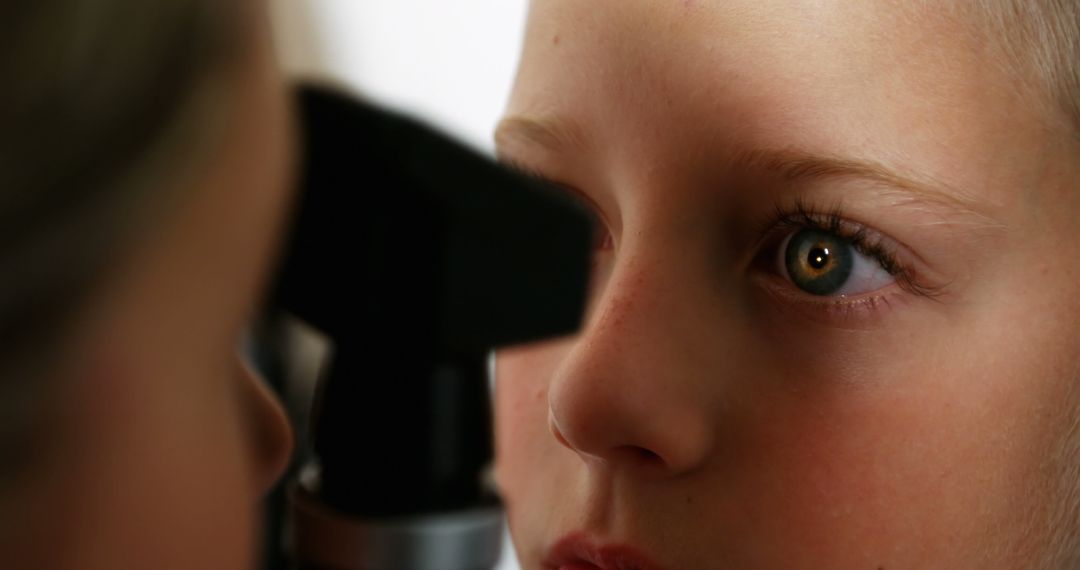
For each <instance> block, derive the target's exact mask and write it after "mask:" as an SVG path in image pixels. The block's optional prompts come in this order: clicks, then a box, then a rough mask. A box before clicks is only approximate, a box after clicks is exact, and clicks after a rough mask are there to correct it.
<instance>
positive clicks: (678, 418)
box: [548, 268, 716, 477]
mask: <svg viewBox="0 0 1080 570" xmlns="http://www.w3.org/2000/svg"><path fill="white" fill-rule="evenodd" d="M699 296H700V295H699V294H698V293H695V291H694V290H693V288H692V287H690V286H688V285H687V284H686V283H685V282H684V283H680V282H679V280H678V279H677V278H676V279H674V280H672V279H670V276H669V277H665V275H664V274H663V272H662V271H657V270H655V268H654V269H653V270H648V271H644V270H642V271H637V270H633V269H629V270H626V271H621V272H620V271H616V272H615V273H614V274H613V275H612V276H611V279H610V280H609V282H608V284H607V286H606V288H605V292H604V294H603V296H602V297H601V298H600V299H599V300H598V301H597V304H596V306H595V307H594V308H593V311H592V315H593V316H592V318H591V319H590V323H589V324H588V326H587V327H586V329H585V330H584V331H583V332H582V334H581V335H580V337H579V339H578V342H577V343H576V345H575V346H574V348H573V349H572V350H571V352H570V354H569V355H568V356H567V358H566V359H565V360H564V361H563V363H562V365H561V366H560V367H559V369H558V370H557V371H556V373H555V377H554V378H553V379H552V382H551V384H550V389H549V392H548V399H549V425H550V428H551V431H552V433H553V435H554V437H555V438H556V439H557V440H558V441H559V442H560V443H561V444H563V445H564V446H566V447H568V448H570V449H571V450H573V451H575V452H577V453H578V454H579V455H580V456H582V458H583V459H585V460H586V462H587V463H596V462H595V461H590V460H600V461H599V463H601V464H605V465H609V466H611V467H616V468H624V469H632V470H635V471H637V472H640V473H641V474H651V475H652V476H659V477H667V476H674V475H678V474H682V473H685V472H688V471H691V470H693V469H695V468H696V467H698V466H700V465H702V464H703V463H704V462H705V461H706V460H707V459H708V458H709V455H710V453H711V449H712V446H713V439H714V434H715V431H716V430H715V427H714V425H713V418H714V417H715V416H716V414H715V411H714V410H713V409H712V408H713V407H714V402H712V401H711V399H710V395H714V394H715V392H714V391H713V390H710V389H709V387H708V383H709V381H710V380H711V378H710V376H711V375H712V374H711V365H710V363H709V362H708V361H709V358H708V357H707V355H703V354H700V349H699V348H698V347H703V346H707V344H702V343H701V342H700V341H701V340H704V339H707V338H708V336H709V335H708V331H707V330H702V329H703V327H706V324H707V323H704V322H702V318H701V317H700V312H701V311H702V309H703V307H702V304H701V303H702V299H700V298H697V297H699ZM703 337H704V338H703Z"/></svg>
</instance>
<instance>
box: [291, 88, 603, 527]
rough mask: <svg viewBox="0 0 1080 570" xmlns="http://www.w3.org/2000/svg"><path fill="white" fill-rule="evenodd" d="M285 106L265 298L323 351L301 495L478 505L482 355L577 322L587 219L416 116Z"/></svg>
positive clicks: (403, 509)
mask: <svg viewBox="0 0 1080 570" xmlns="http://www.w3.org/2000/svg"><path fill="white" fill-rule="evenodd" d="M298 101H299V110H300V113H299V115H300V117H301V135H302V136H301V141H302V148H303V161H302V168H301V178H300V188H301V194H300V198H299V204H298V210H297V214H296V218H295V220H294V223H293V227H292V230H291V233H290V237H289V239H288V242H287V246H286V252H285V256H284V258H283V263H282V266H281V270H280V275H279V278H278V281H277V286H276V289H275V294H274V299H275V304H276V305H277V306H279V307H280V308H282V309H285V310H287V311H289V312H291V313H293V314H295V315H297V316H298V317H300V318H301V319H303V320H305V321H307V322H308V323H310V324H311V325H313V326H315V327H316V328H318V329H321V330H322V331H323V332H325V333H327V334H328V335H329V336H330V337H331V338H332V340H333V341H334V345H335V347H334V353H333V357H332V362H331V363H330V364H329V366H328V367H327V369H326V370H325V371H324V375H323V378H322V379H321V386H320V389H319V392H320V393H319V396H318V398H317V408H316V412H315V415H314V425H313V430H312V434H313V435H312V439H313V442H312V443H313V447H314V450H315V455H316V456H317V460H318V463H319V466H320V481H319V486H318V489H315V490H314V491H315V492H316V493H317V494H318V496H319V498H320V500H322V501H324V502H325V503H326V504H328V505H329V506H331V507H333V508H334V509H337V510H338V511H340V512H342V513H346V514H350V515H357V516H364V517H384V516H398V515H411V514H420V513H431V512H440V511H452V510H455V509H461V508H467V507H469V506H472V505H477V504H482V503H484V502H488V501H491V500H492V498H491V497H490V496H488V494H487V492H486V491H485V489H484V487H483V485H482V484H481V479H482V477H481V474H482V471H483V469H484V468H485V467H486V466H487V465H488V464H489V463H490V461H491V457H492V450H491V439H492V438H491V414H490V406H489V398H488V387H487V382H486V377H487V375H486V372H485V366H486V364H485V360H486V355H487V353H488V351H489V350H490V349H491V348H492V347H495V346H500V345H507V344H513V343H518V342H524V341H529V340H536V339H540V338H545V337H551V336H557V335H563V334H569V333H571V332H573V331H575V330H576V329H577V328H578V326H579V325H580V320H581V315H582V312H583V309H584V304H585V295H586V285H587V280H588V273H589V264H590V260H589V257H590V255H591V252H590V243H591V236H592V223H591V218H590V216H589V215H588V213H587V212H586V211H585V210H584V209H583V208H582V207H581V206H580V205H579V204H577V203H576V201H575V200H573V199H572V198H570V197H568V196H565V195H564V194H563V193H562V192H561V191H559V190H556V189H553V188H551V187H549V186H548V185H546V184H543V183H541V182H539V181H537V180H534V179H531V178H529V177H526V176H523V175H520V174H518V173H515V172H512V171H510V170H508V169H506V168H504V167H502V166H499V165H498V164H496V163H495V162H494V161H492V160H491V159H489V158H487V157H484V156H483V155H481V154H479V153H477V152H474V151H472V150H470V149H468V148H466V147H464V146H462V145H461V144H459V143H457V142H456V141H454V140H452V139H451V138H449V137H447V136H445V135H442V134H440V133H438V132H436V131H434V130H432V129H430V128H429V127H426V126H424V125H422V124H420V123H418V122H415V121H412V120H409V119H406V118H403V117H402V116H399V115H396V114H393V113H388V112H386V111H383V110H381V109H378V108H375V107H373V106H371V105H368V104H366V103H363V102H361V101H358V100H357V99H354V98H351V97H349V96H346V95H342V94H340V93H336V92H333V91H330V90H326V89H321V88H315V87H307V88H303V89H301V90H300V91H299V93H298Z"/></svg>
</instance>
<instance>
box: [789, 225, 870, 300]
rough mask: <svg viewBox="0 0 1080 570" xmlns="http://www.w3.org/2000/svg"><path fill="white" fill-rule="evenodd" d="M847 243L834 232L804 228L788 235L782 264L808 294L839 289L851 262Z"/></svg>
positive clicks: (833, 292)
mask: <svg viewBox="0 0 1080 570" xmlns="http://www.w3.org/2000/svg"><path fill="white" fill-rule="evenodd" d="M852 249H853V248H852V246H851V243H850V242H848V241H847V240H845V239H843V238H841V237H839V236H836V235H834V234H831V233H828V232H823V231H820V230H814V229H806V230H802V231H800V232H799V233H797V234H795V235H793V236H791V240H790V241H788V245H787V249H786V250H785V251H784V265H785V266H786V267H787V273H788V276H790V277H791V281H792V282H793V283H795V286H796V287H798V288H799V289H802V290H803V291H806V292H807V293H810V294H811V295H822V296H825V295H833V294H835V293H836V292H837V291H839V290H840V289H841V288H842V287H843V286H844V284H845V283H847V280H848V277H850V276H851V269H852V267H853V265H854V263H855V256H854V252H853V251H852Z"/></svg>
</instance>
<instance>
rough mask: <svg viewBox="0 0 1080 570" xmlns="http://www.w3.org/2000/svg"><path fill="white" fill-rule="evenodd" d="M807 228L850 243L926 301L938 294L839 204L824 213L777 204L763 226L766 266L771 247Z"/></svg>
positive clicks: (761, 247) (760, 246) (801, 204)
mask: <svg viewBox="0 0 1080 570" xmlns="http://www.w3.org/2000/svg"><path fill="white" fill-rule="evenodd" d="M804 229H813V230H818V231H822V232H827V233H830V234H833V235H835V236H837V237H840V238H842V239H844V240H847V241H848V242H850V243H851V245H852V247H854V248H855V250H856V251H858V252H859V253H861V254H863V255H865V256H867V257H870V258H871V259H873V260H875V261H877V262H878V263H879V264H881V267H882V269H884V270H885V271H886V272H888V273H889V275H892V276H893V277H894V278H896V283H897V284H898V285H899V286H900V288H901V289H903V290H905V291H907V292H909V293H912V294H914V295H918V296H920V297H926V298H933V297H935V296H936V295H937V291H936V290H935V288H933V287H931V286H929V285H927V284H926V283H923V282H922V281H921V280H920V279H919V276H918V273H917V272H916V271H915V270H914V268H913V267H912V266H911V265H910V264H909V263H905V262H904V261H902V257H901V255H899V254H898V253H897V250H896V247H895V246H893V245H892V244H890V243H889V241H888V240H887V239H886V238H884V237H883V236H881V235H880V234H878V233H876V232H875V231H873V230H871V229H869V228H867V227H866V226H863V225H860V224H857V223H855V222H851V221H849V219H848V217H847V216H846V215H845V214H844V210H843V207H842V206H841V205H839V204H837V205H835V206H833V207H831V208H829V209H825V210H822V209H818V208H815V207H814V206H811V205H809V204H807V203H806V202H804V201H803V200H796V202H795V203H794V205H793V206H791V207H789V208H785V207H784V206H782V205H780V204H777V205H776V207H775V209H774V211H773V214H772V215H771V216H770V217H769V218H768V219H767V220H765V222H764V223H762V224H761V230H760V231H759V235H760V236H761V238H760V239H759V240H758V254H757V255H758V256H759V257H760V256H767V257H768V259H767V260H766V259H764V258H762V262H763V263H767V262H771V260H772V259H773V257H772V253H773V248H772V247H770V246H771V245H778V243H779V240H780V239H783V238H784V237H787V235H790V234H791V233H793V232H796V231H800V230H804Z"/></svg>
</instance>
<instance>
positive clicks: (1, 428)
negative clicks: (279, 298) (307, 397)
mask: <svg viewBox="0 0 1080 570" xmlns="http://www.w3.org/2000/svg"><path fill="white" fill-rule="evenodd" d="M0 75H2V76H3V77H4V78H5V85H4V88H3V89H2V90H0V235H2V238H0V275H3V278H2V279H0V454H2V456H0V470H2V472H0V558H2V559H3V560H4V562H3V563H2V564H3V566H5V567H12V568H56V569H65V568H81V569H90V568H93V569H116V568H177V569H181V568H182V569H191V568H230V569H234V568H245V567H248V566H250V564H251V562H252V555H253V552H254V551H255V549H254V544H253V543H254V538H255V536H256V530H257V529H256V520H257V518H256V507H257V501H258V499H259V498H260V495H261V493H262V492H263V490H264V489H265V488H266V487H267V486H268V485H269V484H270V483H271V482H272V481H273V480H274V479H275V478H276V477H277V475H278V472H279V471H280V470H281V468H282V466H283V464H284V462H285V458H286V456H287V454H288V451H289V445H290V435H289V433H288V428H287V425H286V424H285V421H284V417H283V415H282V413H281V411H280V409H279V407H278V406H277V404H276V403H274V402H273V400H272V398H271V397H270V396H269V394H268V393H267V392H266V390H265V388H263V387H262V386H261V384H260V381H259V379H258V378H257V377H255V376H254V375H253V374H252V372H251V370H250V368H249V367H248V366H247V365H246V364H245V363H244V361H243V360H242V358H241V356H240V351H239V348H240V342H241V337H242V334H243V332H244V330H245V326H246V324H247V321H248V319H249V317H251V313H252V311H253V310H254V308H255V307H256V303H257V301H258V298H259V295H260V292H261V289H262V286H263V281H264V273H265V272H266V270H267V267H268V264H269V261H270V257H271V253H272V251H273V245H274V242H275V240H276V236H277V234H278V231H279V225H280V221H281V218H282V214H283V213H284V210H285V207H286V202H287V199H288V193H287V188H288V176H289V172H288V170H289V164H290V157H291V149H290V147H289V142H288V141H289V130H290V123H289V115H288V105H287V101H286V98H285V95H284V89H283V86H282V84H281V81H280V78H279V76H278V71H277V69H276V66H275V62H274V60H273V56H272V52H271V46H270V43H269V30H268V23H267V15H266V14H264V8H263V7H262V6H261V4H260V3H257V2H248V1H246V0H245V1H242V2H216V1H210V0H155V1H154V2H138V1H131V0H85V1H83V0H80V1H76V2H58V1H53V0H35V1H18V2H8V3H5V4H4V7H2V8H0Z"/></svg>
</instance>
